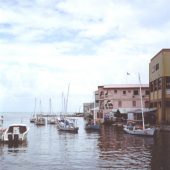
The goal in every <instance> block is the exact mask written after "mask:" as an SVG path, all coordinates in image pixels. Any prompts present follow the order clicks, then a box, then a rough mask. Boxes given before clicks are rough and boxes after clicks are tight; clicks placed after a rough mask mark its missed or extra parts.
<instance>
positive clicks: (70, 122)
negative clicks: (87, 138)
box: [57, 118, 79, 133]
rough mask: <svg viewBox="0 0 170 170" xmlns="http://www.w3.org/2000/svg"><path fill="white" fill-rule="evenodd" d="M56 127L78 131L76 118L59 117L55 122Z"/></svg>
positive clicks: (66, 130)
mask: <svg viewBox="0 0 170 170" xmlns="http://www.w3.org/2000/svg"><path fill="white" fill-rule="evenodd" d="M57 128H58V130H60V131H65V132H72V133H78V130H79V127H78V126H77V124H76V119H67V118H64V119H61V120H59V121H58V123H57Z"/></svg>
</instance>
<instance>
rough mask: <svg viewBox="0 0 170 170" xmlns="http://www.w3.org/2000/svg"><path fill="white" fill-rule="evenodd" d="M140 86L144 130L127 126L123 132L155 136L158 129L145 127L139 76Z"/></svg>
mask: <svg viewBox="0 0 170 170" xmlns="http://www.w3.org/2000/svg"><path fill="white" fill-rule="evenodd" d="M139 84H140V101H141V110H142V128H138V127H137V126H135V125H133V126H129V125H128V124H127V125H125V126H123V130H124V132H126V133H128V134H131V135H142V136H154V134H155V130H156V129H155V128H154V127H153V128H150V127H149V128H146V127H145V120H144V113H143V102H142V91H141V80H140V75H139Z"/></svg>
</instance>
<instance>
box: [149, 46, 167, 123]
mask: <svg viewBox="0 0 170 170" xmlns="http://www.w3.org/2000/svg"><path fill="white" fill-rule="evenodd" d="M149 88H150V96H149V100H150V107H151V108H156V109H157V116H156V117H157V123H158V124H170V49H162V50H161V51H160V52H158V53H157V54H156V55H155V56H154V57H153V58H152V59H151V61H150V63H149Z"/></svg>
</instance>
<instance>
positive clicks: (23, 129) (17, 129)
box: [1, 124, 29, 143]
mask: <svg viewBox="0 0 170 170" xmlns="http://www.w3.org/2000/svg"><path fill="white" fill-rule="evenodd" d="M28 131H29V128H28V127H27V125H25V124H12V125H10V126H9V127H8V128H6V129H5V130H4V131H3V133H2V136H1V141H2V142H9V143H10V142H16V143H17V142H23V141H25V140H26V138H27V134H28Z"/></svg>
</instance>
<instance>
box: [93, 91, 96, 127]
mask: <svg viewBox="0 0 170 170" xmlns="http://www.w3.org/2000/svg"><path fill="white" fill-rule="evenodd" d="M95 107H96V98H95V92H94V110H93V122H94V125H95V119H96V111H95V110H96V109H95Z"/></svg>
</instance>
